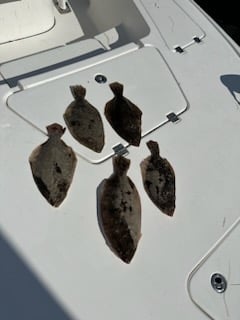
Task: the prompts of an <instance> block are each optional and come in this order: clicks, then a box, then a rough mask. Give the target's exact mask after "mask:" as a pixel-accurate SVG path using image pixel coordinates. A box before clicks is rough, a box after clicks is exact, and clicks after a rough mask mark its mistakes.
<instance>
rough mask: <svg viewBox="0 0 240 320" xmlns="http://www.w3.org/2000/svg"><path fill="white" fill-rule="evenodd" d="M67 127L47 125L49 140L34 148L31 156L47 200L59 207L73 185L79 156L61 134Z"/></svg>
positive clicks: (32, 164)
mask: <svg viewBox="0 0 240 320" xmlns="http://www.w3.org/2000/svg"><path fill="white" fill-rule="evenodd" d="M64 131H65V129H64V128H63V127H62V126H61V125H59V124H57V123H53V124H51V125H49V126H47V132H48V136H49V138H48V140H47V141H46V142H45V143H43V144H41V145H40V146H38V147H37V148H36V149H34V150H33V152H32V153H31V155H30V157H29V162H30V166H31V170H32V175H33V179H34V181H35V183H36V185H37V187H38V189H39V191H40V192H41V194H42V195H43V196H44V198H46V200H47V201H48V202H49V203H50V204H51V205H52V206H54V207H58V206H59V205H60V204H61V203H62V202H63V200H64V199H65V197H66V195H67V192H68V189H69V187H70V185H71V182H72V179H73V175H74V171H75V167H76V163H77V158H76V156H75V153H74V152H73V150H72V148H71V147H69V146H67V145H66V144H65V143H64V142H63V141H62V140H61V136H62V135H63V134H64Z"/></svg>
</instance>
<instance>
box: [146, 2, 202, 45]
mask: <svg viewBox="0 0 240 320" xmlns="http://www.w3.org/2000/svg"><path fill="white" fill-rule="evenodd" d="M142 2H143V4H144V6H145V8H146V10H147V11H148V13H149V15H150V17H151V19H152V20H153V22H154V24H155V25H156V27H157V29H158V31H159V33H160V35H161V36H162V38H163V40H164V42H165V44H166V45H167V46H168V48H169V49H171V50H173V49H174V48H175V47H176V46H181V47H185V46H186V45H188V44H190V43H191V42H192V41H193V37H195V36H197V37H199V38H200V39H201V38H203V36H204V31H203V30H202V29H201V28H200V27H199V26H198V25H197V24H196V22H195V21H194V20H193V19H192V18H191V17H190V16H189V15H188V14H187V13H186V12H185V11H184V9H182V7H180V6H179V5H178V3H177V2H176V1H174V0H145V1H143V0H142Z"/></svg>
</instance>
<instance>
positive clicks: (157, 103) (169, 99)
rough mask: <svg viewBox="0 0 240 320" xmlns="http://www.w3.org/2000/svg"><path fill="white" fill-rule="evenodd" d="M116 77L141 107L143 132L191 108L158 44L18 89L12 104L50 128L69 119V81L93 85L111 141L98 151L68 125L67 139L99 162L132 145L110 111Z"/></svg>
mask: <svg viewBox="0 0 240 320" xmlns="http://www.w3.org/2000/svg"><path fill="white" fill-rule="evenodd" d="M97 74H104V75H105V77H106V78H107V82H106V83H100V84H99V83H97V82H96V81H95V77H96V75H97ZM114 81H118V82H120V83H122V84H123V85H124V95H125V96H126V97H127V98H128V99H130V100H131V101H132V102H133V103H135V104H136V105H137V106H138V107H139V108H140V109H141V111H142V113H143V115H142V136H146V135H147V134H149V133H150V132H152V131H153V130H156V129H157V128H159V127H161V126H162V125H164V124H165V123H167V122H169V121H171V120H169V119H168V118H167V117H166V115H167V114H169V113H170V112H173V113H174V114H175V115H176V116H177V115H178V114H180V113H182V112H183V111H184V110H186V108H187V102H186V100H185V98H184V95H183V93H182V91H181V89H180V87H179V85H178V83H177V81H176V80H175V78H174V77H173V75H172V73H171V72H170V70H169V68H168V66H167V64H166V63H165V61H164V60H163V58H162V56H161V54H160V53H159V51H158V50H157V49H155V48H153V47H145V48H142V49H139V50H136V51H133V52H131V53H126V54H124V55H122V56H119V57H117V58H114V59H112V60H109V61H105V62H102V63H99V64H98V65H95V66H92V67H88V68H86V69H84V70H82V71H78V72H76V73H74V74H71V75H68V76H65V77H62V78H60V79H56V80H52V81H50V82H47V81H46V83H41V85H37V86H35V87H32V88H28V89H25V90H23V91H20V92H18V93H15V94H14V95H12V96H10V97H9V99H8V106H9V107H10V108H11V109H12V110H14V111H15V112H16V113H17V114H19V115H20V116H21V118H23V119H26V120H27V122H28V123H29V122H30V123H32V124H33V125H34V126H35V127H37V128H39V130H41V131H45V127H46V126H47V125H49V124H51V123H54V122H57V123H59V124H62V125H65V123H64V120H63V113H64V111H65V109H66V108H67V106H68V105H69V104H70V102H71V101H72V100H73V97H72V96H71V92H70V89H69V86H70V85H76V84H81V85H82V86H84V87H85V88H86V90H87V93H86V99H87V100H88V101H89V102H90V103H91V104H92V105H93V106H95V107H96V108H97V109H98V111H99V112H100V114H101V117H102V120H103V125H104V130H105V146H104V148H103V150H102V152H101V153H99V154H98V153H96V152H94V151H92V150H89V149H88V148H86V147H84V146H82V145H80V144H79V143H78V142H77V141H75V139H73V138H72V136H71V135H70V133H69V132H68V131H67V132H66V134H65V137H64V140H65V141H66V143H67V144H68V145H70V146H72V147H73V149H74V150H75V152H76V153H78V154H80V155H81V156H83V157H85V158H86V159H87V160H88V161H90V162H93V163H98V162H101V161H103V160H105V159H107V158H109V157H110V156H112V155H113V154H114V150H113V147H114V146H116V145H119V144H122V145H123V146H124V147H127V146H128V143H127V142H126V141H124V140H123V139H122V138H121V137H119V136H118V135H117V134H116V133H115V131H114V130H113V129H112V127H111V126H110V124H109V123H108V121H107V120H106V118H105V116H104V107H105V104H106V102H107V101H109V100H110V99H112V98H113V94H112V92H111V90H110V88H109V84H110V83H111V82H114Z"/></svg>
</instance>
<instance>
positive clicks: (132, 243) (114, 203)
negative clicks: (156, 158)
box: [98, 156, 141, 263]
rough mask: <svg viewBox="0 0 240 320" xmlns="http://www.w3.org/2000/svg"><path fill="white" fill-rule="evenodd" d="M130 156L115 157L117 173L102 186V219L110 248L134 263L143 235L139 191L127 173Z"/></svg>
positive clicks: (99, 190)
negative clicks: (133, 259) (127, 157)
mask: <svg viewBox="0 0 240 320" xmlns="http://www.w3.org/2000/svg"><path fill="white" fill-rule="evenodd" d="M129 166H130V160H129V159H126V158H124V157H123V156H116V157H114V158H113V173H112V175H111V176H110V177H109V178H108V179H105V180H103V181H102V183H101V184H100V185H99V187H98V209H99V212H98V219H99V224H100V228H101V231H102V233H103V236H104V238H105V240H106V243H107V245H108V246H109V247H110V249H111V250H112V251H113V252H114V253H115V254H116V255H117V256H118V257H119V258H120V259H122V260H123V261H124V262H125V263H130V262H131V260H132V258H133V256H134V254H135V251H136V249H137V245H138V241H139V239H140V237H141V203H140V198H139V194H138V191H137V189H136V187H135V185H134V183H133V182H132V180H131V179H130V178H129V177H128V176H127V170H128V168H129Z"/></svg>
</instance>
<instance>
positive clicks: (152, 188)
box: [140, 141, 176, 216]
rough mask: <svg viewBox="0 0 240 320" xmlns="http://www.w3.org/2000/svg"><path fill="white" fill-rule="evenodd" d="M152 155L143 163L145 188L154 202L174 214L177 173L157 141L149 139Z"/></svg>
mask: <svg viewBox="0 0 240 320" xmlns="http://www.w3.org/2000/svg"><path fill="white" fill-rule="evenodd" d="M147 146H148V148H149V150H150V152H151V155H150V156H149V157H147V158H146V159H144V160H143V161H142V162H141V164H140V167H141V173H142V179H143V185H144V188H145V190H146V192H147V194H148V196H149V198H150V199H151V200H152V202H153V203H154V204H155V205H156V206H157V207H158V208H159V209H160V210H161V211H162V212H163V213H165V214H166V215H168V216H173V214H174V210H175V199H176V196H175V173H174V170H173V168H172V166H171V165H170V163H169V162H168V160H167V159H164V158H162V157H161V156H160V154H159V146H158V143H157V142H155V141H148V142H147Z"/></svg>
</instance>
